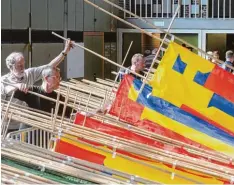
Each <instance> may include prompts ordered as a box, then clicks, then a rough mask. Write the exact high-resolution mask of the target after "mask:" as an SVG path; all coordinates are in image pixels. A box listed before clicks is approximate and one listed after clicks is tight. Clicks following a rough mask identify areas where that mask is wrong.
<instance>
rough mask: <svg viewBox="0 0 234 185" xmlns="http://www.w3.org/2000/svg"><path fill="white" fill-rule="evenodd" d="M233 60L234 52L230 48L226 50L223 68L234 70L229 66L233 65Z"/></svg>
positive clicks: (229, 70)
mask: <svg viewBox="0 0 234 185" xmlns="http://www.w3.org/2000/svg"><path fill="white" fill-rule="evenodd" d="M233 61H234V53H233V51H231V50H229V51H227V52H226V61H225V62H224V63H223V64H222V66H221V67H222V68H223V69H224V70H226V71H228V72H230V73H232V72H233V69H231V68H230V67H228V66H227V65H229V66H233Z"/></svg>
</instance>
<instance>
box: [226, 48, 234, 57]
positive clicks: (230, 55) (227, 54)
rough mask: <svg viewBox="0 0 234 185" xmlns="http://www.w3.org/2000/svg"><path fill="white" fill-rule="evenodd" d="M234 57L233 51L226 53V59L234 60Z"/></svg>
mask: <svg viewBox="0 0 234 185" xmlns="http://www.w3.org/2000/svg"><path fill="white" fill-rule="evenodd" d="M233 56H234V53H233V51H232V50H228V51H227V52H226V58H228V59H229V58H232V57H233Z"/></svg>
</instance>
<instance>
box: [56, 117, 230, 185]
mask: <svg viewBox="0 0 234 185" xmlns="http://www.w3.org/2000/svg"><path fill="white" fill-rule="evenodd" d="M84 121H85V122H84ZM83 123H84V124H83ZM75 124H78V125H83V126H84V127H87V128H92V129H95V130H97V131H100V132H103V133H105V134H109V135H110V136H113V137H114V136H116V137H117V139H118V137H120V138H125V139H129V140H131V141H137V142H139V143H143V144H147V145H149V146H154V147H157V148H163V149H164V150H167V151H172V152H177V153H180V154H183V155H190V154H188V152H186V151H185V150H183V149H180V148H176V147H171V148H170V147H166V145H163V144H162V143H159V142H157V141H155V140H152V139H149V138H147V137H144V136H141V135H138V134H136V133H134V132H132V131H130V130H129V129H123V128H119V127H117V126H113V125H109V124H107V123H103V122H102V121H100V120H96V119H93V118H85V117H84V116H83V115H80V114H77V116H76V120H75ZM84 142H85V143H88V144H90V145H86V144H84ZM102 149H107V150H108V151H109V152H106V151H104V150H102ZM55 152H59V153H62V154H66V155H69V156H72V157H76V158H79V159H83V160H86V161H89V162H93V163H96V164H99V165H104V166H106V167H109V168H111V169H115V170H119V171H121V172H125V173H129V174H134V175H137V176H140V177H142V178H145V179H148V180H151V181H154V182H160V183H166V184H172V183H173V184H174V183H180V184H182V183H183V184H194V183H206V184H224V183H226V182H224V181H223V180H221V179H217V178H214V177H212V176H209V175H204V174H202V173H199V172H195V171H193V170H188V169H184V168H181V167H175V168H174V167H173V166H172V165H169V164H165V163H162V162H156V161H153V160H152V159H150V158H146V157H144V156H139V155H136V154H134V153H130V152H127V151H125V150H121V149H118V148H117V149H116V152H117V153H119V154H123V155H124V156H128V157H131V158H133V159H137V160H139V161H142V162H144V163H145V164H146V165H144V164H141V163H139V162H136V161H133V160H129V159H127V158H124V157H122V156H119V155H118V154H117V155H116V156H115V157H113V147H110V146H105V145H103V144H100V143H98V141H90V140H88V139H85V138H79V137H74V136H69V135H64V136H62V137H61V138H60V140H58V141H57V144H56V147H55ZM191 156H192V155H191ZM147 164H150V165H152V166H151V167H150V166H147ZM173 173H175V174H176V175H175V176H174V177H172V174H173ZM155 174H157V175H155ZM109 175H112V174H109ZM126 180H127V179H126Z"/></svg>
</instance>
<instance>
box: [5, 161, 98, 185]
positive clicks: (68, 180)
mask: <svg viewBox="0 0 234 185" xmlns="http://www.w3.org/2000/svg"><path fill="white" fill-rule="evenodd" d="M1 163H2V164H6V165H9V166H12V167H14V168H17V169H20V170H23V171H25V172H28V173H31V174H34V175H37V176H40V177H43V178H46V179H50V180H53V181H55V182H58V183H60V184H94V183H93V182H90V181H87V180H83V179H79V178H76V177H72V176H68V175H64V174H61V173H58V172H55V171H52V170H47V169H45V170H44V171H42V170H41V169H40V168H39V167H38V166H34V165H30V164H25V163H23V162H19V161H14V160H9V159H7V158H5V157H2V161H1Z"/></svg>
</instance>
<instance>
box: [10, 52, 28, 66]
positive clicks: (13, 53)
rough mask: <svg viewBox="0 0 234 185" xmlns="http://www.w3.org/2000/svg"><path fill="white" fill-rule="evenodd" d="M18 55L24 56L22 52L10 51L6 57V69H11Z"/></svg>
mask: <svg viewBox="0 0 234 185" xmlns="http://www.w3.org/2000/svg"><path fill="white" fill-rule="evenodd" d="M19 57H24V55H23V53H21V52H12V53H11V54H10V55H8V57H7V58H6V66H7V68H8V69H11V68H12V66H13V65H15V63H16V62H17V61H18V59H19Z"/></svg>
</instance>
